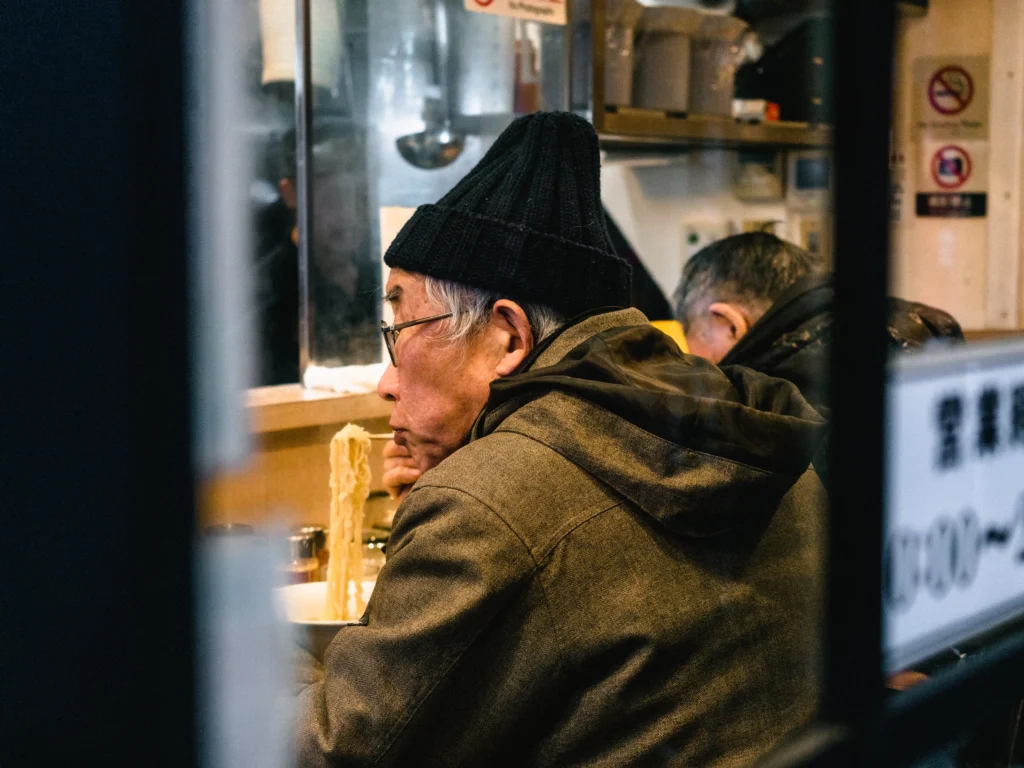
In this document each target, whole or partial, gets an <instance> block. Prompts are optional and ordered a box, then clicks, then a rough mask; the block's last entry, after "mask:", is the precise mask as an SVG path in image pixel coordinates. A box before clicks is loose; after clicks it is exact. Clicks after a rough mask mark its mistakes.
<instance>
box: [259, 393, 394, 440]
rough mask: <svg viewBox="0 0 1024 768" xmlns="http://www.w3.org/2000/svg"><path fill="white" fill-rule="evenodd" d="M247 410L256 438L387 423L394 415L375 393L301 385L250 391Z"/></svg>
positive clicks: (389, 406)
mask: <svg viewBox="0 0 1024 768" xmlns="http://www.w3.org/2000/svg"><path fill="white" fill-rule="evenodd" d="M246 408H247V410H248V411H249V413H250V416H251V419H252V431H253V432H254V433H257V434H264V433H267V432H280V431H283V430H287V429H301V428H303V427H315V426H319V425H321V424H341V423H347V422H353V421H368V420H370V419H386V418H388V417H389V416H390V415H391V403H388V402H385V401H384V400H381V399H380V398H379V397H378V396H377V393H376V392H370V393H367V394H365V395H339V394H337V393H335V392H327V391H324V390H317V389H305V388H304V387H303V386H302V385H300V384H282V385H280V386H276V387H257V388H256V389H250V390H249V391H248V392H247V393H246Z"/></svg>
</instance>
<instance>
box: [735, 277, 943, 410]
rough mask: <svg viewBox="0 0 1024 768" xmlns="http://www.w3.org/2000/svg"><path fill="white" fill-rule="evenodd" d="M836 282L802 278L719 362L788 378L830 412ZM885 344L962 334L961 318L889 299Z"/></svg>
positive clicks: (901, 345)
mask: <svg viewBox="0 0 1024 768" xmlns="http://www.w3.org/2000/svg"><path fill="white" fill-rule="evenodd" d="M834 304H835V288H834V287H833V285H832V278H831V277H830V276H827V275H826V276H820V277H814V278H808V279H806V280H802V281H800V282H798V283H797V284H796V285H794V286H793V287H792V288H790V289H789V290H788V291H786V293H784V294H783V295H782V296H780V297H779V299H778V301H776V302H775V303H774V304H773V305H772V306H771V308H770V309H769V310H768V311H767V312H766V313H765V314H764V315H763V316H762V317H761V318H760V319H759V320H758V321H757V322H756V323H754V325H753V327H751V329H750V331H748V332H747V334H746V335H745V336H743V338H741V339H740V340H739V341H738V342H737V343H736V346H734V347H733V348H732V349H731V350H729V354H727V355H726V356H725V358H724V359H723V360H722V362H721V365H723V366H727V365H743V366H746V367H748V368H753V369H754V370H755V371H761V372H762V373H766V374H768V375H769V376H777V377H779V378H782V379H786V380H787V381H791V382H793V383H794V384H796V385H797V387H799V389H800V391H801V392H802V393H803V396H804V397H805V398H807V401H808V402H809V403H810V404H811V405H813V406H814V407H815V408H817V409H818V410H819V411H821V412H822V413H824V414H825V415H828V411H829V408H828V368H829V359H830V356H831V353H832V339H833V322H832V308H833V306H834ZM887 330H888V334H889V346H890V348H891V349H893V350H899V349H907V348H910V347H919V346H921V345H922V344H924V343H925V342H926V341H928V340H929V339H934V338H949V339H958V340H963V332H962V331H961V330H960V326H959V324H958V323H957V322H956V320H954V319H953V318H952V317H951V316H950V315H949V314H947V313H945V312H943V311H942V310H941V309H935V308H934V307H929V306H926V305H924V304H918V303H916V302H912V301H903V300H902V299H893V298H890V299H889V325H888V328H887Z"/></svg>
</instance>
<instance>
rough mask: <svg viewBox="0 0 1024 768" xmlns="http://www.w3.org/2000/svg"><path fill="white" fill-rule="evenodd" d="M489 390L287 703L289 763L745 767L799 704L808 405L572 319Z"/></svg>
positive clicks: (798, 721) (812, 436) (810, 438)
mask: <svg viewBox="0 0 1024 768" xmlns="http://www.w3.org/2000/svg"><path fill="white" fill-rule="evenodd" d="M526 368H527V370H525V371H524V372H522V373H518V374H516V375H514V376H511V377H508V378H507V379H502V380H499V381H498V382H495V384H494V385H493V386H492V396H491V400H490V402H489V403H488V406H487V407H486V408H485V409H484V412H483V413H482V414H481V415H480V418H479V419H478V420H477V423H476V425H475V427H474V430H473V434H472V435H471V440H470V442H469V443H468V444H467V445H466V446H465V447H464V448H462V449H460V450H459V451H457V452H455V453H454V454H453V455H452V456H450V457H449V458H448V459H447V460H445V461H444V462H442V463H441V464H440V465H439V466H437V467H436V468H435V469H433V470H431V471H429V472H427V473H426V474H424V476H423V477H422V478H421V480H420V481H419V482H418V483H417V484H416V486H415V488H414V489H413V491H412V492H411V493H410V495H409V496H408V498H407V499H406V501H405V502H404V503H403V504H402V506H401V508H400V509H399V511H398V513H397V514H396V516H395V522H394V528H393V532H392V537H391V540H390V542H389V550H388V561H387V564H386V565H385V566H384V569H383V570H382V571H381V574H380V577H379V580H378V583H377V587H376V589H375V591H374V593H373V597H372V599H371V600H370V602H369V605H368V607H367V611H366V615H365V616H364V618H363V623H362V624H361V625H357V626H351V627H345V628H343V629H342V630H341V631H340V632H339V634H338V637H337V638H336V639H335V641H334V642H333V643H332V645H331V646H330V647H329V648H328V651H327V654H326V658H325V662H324V673H323V677H322V680H320V681H319V682H316V683H314V684H313V685H310V686H309V687H308V688H307V689H306V690H305V691H304V692H303V694H302V695H301V697H300V708H301V711H300V714H299V723H298V730H297V738H298V743H297V751H298V763H299V764H300V765H302V766H357V765H358V766H495V765H516V766H577V765H588V766H629V765H638V766H641V765H642V766H657V765H673V766H683V765H686V766H716V767H719V768H722V767H724V766H745V765H750V764H752V762H753V761H754V760H755V759H756V758H757V757H759V756H760V755H763V754H764V753H765V752H767V751H768V750H769V749H770V748H771V747H772V746H773V745H775V744H777V743H778V742H779V741H780V740H781V739H783V738H784V737H785V736H787V735H788V734H791V733H792V732H793V731H794V730H795V729H797V728H798V727H799V726H801V725H803V724H804V723H806V722H807V721H808V720H809V719H810V718H811V717H812V714H813V711H814V708H815V690H816V685H815V677H816V669H817V657H816V643H815V636H816V622H817V615H818V599H819V592H820V586H821V584H820V577H819V576H820V569H819V557H820V543H821V537H822V527H823V521H824V517H825V515H824V506H825V494H824V490H823V489H822V487H821V484H820V483H819V481H818V479H817V477H816V476H815V474H814V473H813V471H808V464H809V461H810V456H811V454H812V453H813V451H814V448H815V445H816V441H817V439H818V437H819V433H820V427H821V420H820V417H818V416H817V414H816V413H815V412H814V411H813V410H812V409H810V407H809V406H808V405H807V404H806V402H804V400H803V399H802V398H801V397H800V395H799V393H798V392H797V390H796V388H795V387H793V385H791V384H789V383H788V382H783V381H781V380H777V379H769V378H767V377H764V376H761V375H759V374H755V373H753V372H751V371H747V370H746V369H741V368H733V369H731V371H730V373H729V375H728V376H727V375H726V374H724V373H723V372H722V371H721V370H719V369H718V368H716V367H714V366H712V365H710V364H708V363H706V362H704V361H702V360H700V359H699V358H695V357H689V356H684V355H682V354H681V353H680V352H679V351H678V349H676V348H675V346H674V344H673V343H672V342H671V341H670V340H668V339H667V337H664V336H663V335H662V334H660V333H659V332H657V331H655V330H653V329H652V328H651V327H650V326H649V324H648V323H647V322H646V320H645V318H644V317H643V315H642V314H640V313H639V312H637V311H635V310H625V311H620V312H614V313H606V314H600V315H595V316H593V317H590V318H587V319H585V320H583V321H582V322H580V323H578V324H576V325H574V326H571V327H569V328H568V329H567V330H565V331H564V332H562V333H561V334H560V335H559V336H557V337H556V338H555V339H554V341H552V342H550V343H548V344H546V345H544V348H543V349H541V350H539V351H538V352H537V353H536V354H535V356H534V357H533V359H532V360H531V361H530V362H529V365H528V366H526Z"/></svg>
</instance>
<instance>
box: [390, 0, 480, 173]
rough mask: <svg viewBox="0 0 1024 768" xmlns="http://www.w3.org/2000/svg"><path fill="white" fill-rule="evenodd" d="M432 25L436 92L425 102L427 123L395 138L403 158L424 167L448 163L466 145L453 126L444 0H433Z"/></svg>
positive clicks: (456, 157)
mask: <svg viewBox="0 0 1024 768" xmlns="http://www.w3.org/2000/svg"><path fill="white" fill-rule="evenodd" d="M434 27H435V29H434V34H435V37H436V40H435V46H436V48H435V50H436V53H435V56H436V65H435V75H434V77H435V83H436V85H437V96H436V98H435V99H429V100H427V101H425V102H424V106H423V120H424V122H425V123H426V127H425V128H424V129H423V130H422V131H420V132H419V133H410V134H407V135H405V136H400V137H399V138H398V139H397V140H396V142H395V143H396V144H397V145H398V151H399V152H401V154H402V157H404V158H405V160H406V162H408V163H410V164H411V165H414V166H416V167H417V168H423V169H424V170H432V169H434V168H444V167H445V166H447V165H451V164H452V163H453V162H455V161H456V160H457V159H458V157H459V155H461V154H462V150H463V149H464V148H465V146H466V137H465V136H464V135H462V134H460V133H456V132H455V131H454V130H453V128H452V103H451V62H450V55H449V50H450V40H449V37H450V35H449V33H450V29H449V26H448V9H447V7H446V6H445V0H435V3H434Z"/></svg>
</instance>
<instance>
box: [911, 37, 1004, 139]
mask: <svg viewBox="0 0 1024 768" xmlns="http://www.w3.org/2000/svg"><path fill="white" fill-rule="evenodd" d="M988 106H989V59H988V56H963V57H948V56H947V57H926V58H919V59H915V60H914V115H913V121H914V122H913V125H912V127H911V129H912V132H913V134H912V135H913V138H914V139H922V138H928V139H949V140H955V139H960V140H970V139H988V130H989V124H988Z"/></svg>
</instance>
